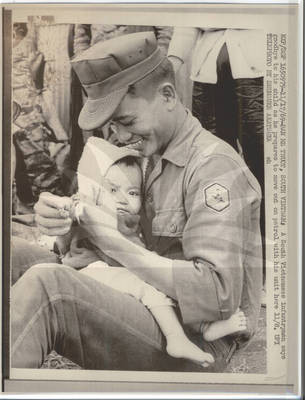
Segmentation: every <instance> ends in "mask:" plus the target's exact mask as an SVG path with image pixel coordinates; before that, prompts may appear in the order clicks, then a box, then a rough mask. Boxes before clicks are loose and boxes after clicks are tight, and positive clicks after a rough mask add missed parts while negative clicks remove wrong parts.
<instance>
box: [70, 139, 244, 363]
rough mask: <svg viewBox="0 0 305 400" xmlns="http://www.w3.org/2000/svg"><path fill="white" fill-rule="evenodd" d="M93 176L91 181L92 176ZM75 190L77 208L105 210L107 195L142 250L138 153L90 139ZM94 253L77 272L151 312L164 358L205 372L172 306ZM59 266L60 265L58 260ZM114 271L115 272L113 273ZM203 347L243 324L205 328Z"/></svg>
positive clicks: (240, 320) (204, 357)
mask: <svg viewBox="0 0 305 400" xmlns="http://www.w3.org/2000/svg"><path fill="white" fill-rule="evenodd" d="M91 174H94V175H91ZM78 186H79V197H80V204H81V202H89V203H90V204H92V203H94V204H96V205H103V206H105V205H106V206H107V204H105V201H107V200H105V199H107V198H109V197H108V196H109V194H110V196H111V197H112V201H113V200H114V202H115V205H116V212H117V218H118V229H119V230H120V232H121V233H122V234H124V235H125V236H127V237H128V238H129V239H130V240H132V241H133V242H136V243H137V244H139V245H141V246H144V244H143V242H142V239H141V232H140V229H139V212H140V209H141V205H142V170H141V168H140V166H139V164H138V162H137V153H136V152H134V151H133V150H131V149H127V148H118V147H116V146H113V145H111V144H109V143H108V142H106V141H104V140H103V139H100V138H90V139H89V140H88V142H87V144H86V146H85V149H84V152H83V155H82V158H81V160H80V163H79V167H78ZM96 251H98V255H99V259H100V260H102V261H95V262H93V263H91V264H89V265H88V266H87V267H86V268H83V269H82V270H81V271H80V272H81V273H83V274H86V275H88V276H90V277H92V278H93V279H95V280H97V281H99V282H100V283H102V284H104V285H107V286H109V287H111V288H113V289H115V290H118V291H120V292H123V293H127V294H129V295H132V296H133V297H135V298H136V299H138V300H139V301H141V302H142V303H143V304H144V305H145V306H146V307H147V308H148V309H149V310H150V312H151V314H152V315H153V317H154V318H155V320H156V322H157V323H158V325H159V327H160V329H161V331H162V333H163V334H164V336H165V338H166V341H167V346H166V350H167V352H168V354H169V355H171V356H172V357H177V358H186V359H190V360H192V361H194V362H196V363H200V364H201V365H203V366H204V367H206V366H208V365H209V364H211V363H213V362H214V359H213V357H212V355H210V354H208V353H205V352H203V351H202V350H201V349H200V348H199V347H197V346H196V345H195V344H193V343H192V342H191V341H190V340H189V339H188V337H187V336H186V335H185V333H184V331H183V328H182V326H181V324H180V322H179V320H178V317H177V315H176V312H175V309H174V307H175V303H174V301H173V300H172V299H171V298H169V297H167V296H166V295H165V294H163V293H162V292H160V291H159V290H157V289H156V288H154V287H153V286H151V285H149V284H147V283H146V282H144V281H143V280H141V279H140V278H138V277H137V276H136V275H135V274H133V273H132V272H130V271H129V270H128V269H126V268H125V267H121V266H117V265H118V263H116V262H115V261H114V260H111V259H109V258H108V257H107V256H106V255H104V254H103V253H101V252H100V251H99V250H97V249H96ZM63 263H64V260H63ZM113 266H116V267H113ZM204 326H205V328H204V329H203V332H204V333H203V337H204V339H205V340H207V341H212V340H216V339H217V338H220V337H222V336H225V335H228V334H231V333H234V332H237V331H242V330H245V329H246V318H245V316H244V314H243V312H242V311H239V310H238V311H237V312H236V313H235V314H234V315H232V316H231V318H229V319H228V320H224V321H216V322H213V323H207V324H204Z"/></svg>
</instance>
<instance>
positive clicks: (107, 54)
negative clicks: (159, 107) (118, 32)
mask: <svg viewBox="0 0 305 400" xmlns="http://www.w3.org/2000/svg"><path fill="white" fill-rule="evenodd" d="M164 58H165V56H164V54H162V52H161V50H160V48H159V47H158V45H157V40H156V37H155V35H154V33H153V32H139V33H133V34H129V35H124V36H120V37H117V38H114V39H110V40H107V41H105V42H99V43H97V44H95V45H93V46H92V47H90V48H89V49H88V50H86V51H84V52H83V53H82V54H81V55H79V56H77V57H76V58H74V59H73V60H72V61H71V64H72V67H73V69H74V71H75V72H76V74H77V75H78V78H79V80H80V82H81V84H82V86H83V87H84V89H85V91H86V93H87V96H88V98H87V101H86V103H85V105H84V107H83V108H82V110H81V112H80V115H79V119H78V123H79V126H80V127H81V128H82V129H85V130H91V129H95V128H98V127H100V126H102V125H104V124H105V123H106V122H107V121H108V120H109V119H110V118H111V116H112V114H113V113H114V111H115V110H116V108H117V107H118V105H119V104H120V102H121V101H122V99H123V97H124V96H125V95H126V93H127V91H128V88H129V86H130V85H132V84H134V83H136V82H137V81H139V80H141V79H142V78H144V77H145V76H146V75H148V74H149V73H151V72H152V71H154V70H155V69H156V68H157V67H158V66H159V65H160V64H161V62H162V61H163V59H164Z"/></svg>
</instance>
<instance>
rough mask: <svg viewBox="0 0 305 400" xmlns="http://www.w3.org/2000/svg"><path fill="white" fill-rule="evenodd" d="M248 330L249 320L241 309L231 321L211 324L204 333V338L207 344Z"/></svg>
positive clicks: (232, 316) (226, 320)
mask: <svg viewBox="0 0 305 400" xmlns="http://www.w3.org/2000/svg"><path fill="white" fill-rule="evenodd" d="M246 329H247V318H246V317H245V314H244V313H243V312H242V311H240V310H239V309H238V310H237V311H236V312H235V313H234V314H233V315H231V317H230V318H229V319H225V320H221V321H215V322H212V323H209V324H208V325H207V327H206V328H205V329H204V331H203V338H204V339H205V340H206V341H207V342H211V341H213V340H216V339H219V338H221V337H224V336H227V335H231V334H232V333H236V332H242V331H245V330H246Z"/></svg>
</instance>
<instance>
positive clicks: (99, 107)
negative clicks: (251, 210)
mask: <svg viewBox="0 0 305 400" xmlns="http://www.w3.org/2000/svg"><path fill="white" fill-rule="evenodd" d="M127 91H128V86H125V87H123V88H121V89H119V90H116V91H114V92H112V93H110V94H108V95H107V96H105V97H102V98H100V99H96V100H90V99H89V100H87V101H86V103H85V105H84V107H83V108H82V110H81V112H80V114H79V117H78V125H79V126H80V128H81V129H84V130H87V131H90V130H92V129H96V128H99V127H100V126H103V125H104V124H105V123H106V122H107V121H109V119H110V118H111V116H112V115H113V113H114V112H115V110H116V109H117V108H118V106H119V104H120V102H121V101H122V100H123V97H124V96H125V95H126V93H127Z"/></svg>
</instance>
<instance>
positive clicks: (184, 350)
mask: <svg viewBox="0 0 305 400" xmlns="http://www.w3.org/2000/svg"><path fill="white" fill-rule="evenodd" d="M166 339H167V347H166V350H167V352H168V354H169V355H170V356H172V357H175V358H186V359H188V360H191V361H194V362H196V363H197V364H201V365H202V366H203V367H208V366H209V365H210V364H212V363H213V362H214V357H213V356H212V355H211V354H209V353H205V352H204V351H202V350H201V349H200V348H199V347H197V346H196V345H195V344H194V343H192V342H191V341H190V340H189V339H188V338H187V337H186V336H185V335H180V334H172V335H168V336H167V337H166Z"/></svg>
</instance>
